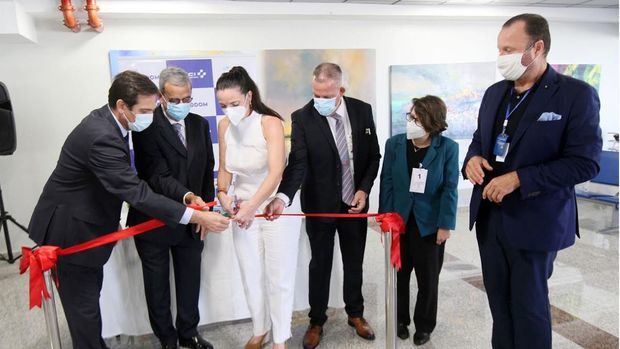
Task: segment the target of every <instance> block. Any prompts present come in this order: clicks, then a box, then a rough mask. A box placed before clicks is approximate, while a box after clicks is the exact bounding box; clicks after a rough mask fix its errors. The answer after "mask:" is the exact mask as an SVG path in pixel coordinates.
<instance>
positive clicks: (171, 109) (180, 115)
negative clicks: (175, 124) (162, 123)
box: [166, 102, 192, 121]
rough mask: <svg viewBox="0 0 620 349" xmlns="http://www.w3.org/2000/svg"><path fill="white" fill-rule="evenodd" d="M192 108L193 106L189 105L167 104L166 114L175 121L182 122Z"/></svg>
mask: <svg viewBox="0 0 620 349" xmlns="http://www.w3.org/2000/svg"><path fill="white" fill-rule="evenodd" d="M191 108H192V106H191V104H189V103H179V104H172V103H170V102H168V103H166V114H168V116H169V117H170V118H172V119H173V120H176V121H181V120H183V119H185V117H186V116H187V114H189V110H190V109H191Z"/></svg>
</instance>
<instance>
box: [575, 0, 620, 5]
mask: <svg viewBox="0 0 620 349" xmlns="http://www.w3.org/2000/svg"><path fill="white" fill-rule="evenodd" d="M581 5H583V6H616V7H618V0H591V1H586V2H584V3H583V4H581Z"/></svg>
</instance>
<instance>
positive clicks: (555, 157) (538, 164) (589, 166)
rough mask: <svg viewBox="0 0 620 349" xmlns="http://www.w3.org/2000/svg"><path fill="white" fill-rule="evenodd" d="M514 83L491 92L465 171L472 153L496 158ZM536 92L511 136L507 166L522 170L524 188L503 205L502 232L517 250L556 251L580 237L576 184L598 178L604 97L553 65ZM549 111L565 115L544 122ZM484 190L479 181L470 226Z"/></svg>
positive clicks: (505, 83)
mask: <svg viewBox="0 0 620 349" xmlns="http://www.w3.org/2000/svg"><path fill="white" fill-rule="evenodd" d="M512 86H513V84H512V83H511V82H508V81H505V80H504V81H500V82H498V83H496V84H494V85H492V86H491V87H490V88H489V89H487V91H486V92H485V94H484V97H483V98H482V104H481V106H480V113H479V115H478V129H477V130H476V131H475V132H474V136H473V140H472V143H471V145H470V146H469V151H468V152H467V156H466V157H465V162H464V165H463V169H462V173H463V176H464V177H466V174H465V166H466V165H467V162H468V161H469V159H470V158H471V157H473V156H476V155H479V156H482V157H483V158H485V159H487V160H490V159H491V157H492V156H494V155H493V146H494V144H495V140H494V139H492V138H493V133H494V132H493V128H494V125H495V118H496V117H497V115H498V113H501V111H500V110H499V106H500V105H501V103H502V100H503V99H504V96H505V95H506V93H507V91H508V89H510V88H512ZM530 98H532V99H531V100H530V103H529V105H528V106H527V109H526V110H525V113H524V116H523V118H522V119H521V121H520V123H519V125H518V127H517V130H516V131H515V134H514V135H513V137H512V139H511V140H510V149H509V150H508V155H507V157H506V162H505V164H504V169H505V170H506V172H511V171H517V174H518V176H519V180H520V182H521V186H520V187H519V188H518V189H517V190H515V191H514V192H513V193H511V194H510V195H507V196H506V197H504V199H503V202H502V203H501V204H500V205H501V212H502V223H503V232H504V234H505V240H506V243H507V244H508V245H509V246H511V247H513V248H518V249H525V250H532V251H557V250H560V249H563V248H566V247H568V246H571V245H572V244H574V243H575V235H578V234H579V230H578V229H579V225H578V221H577V201H576V199H575V188H574V186H575V184H578V183H582V182H585V181H588V180H590V179H592V178H593V177H595V176H596V174H597V173H598V171H599V165H598V161H599V156H600V153H601V148H602V139H601V130H600V128H599V109H600V102H599V98H598V94H597V92H596V90H595V89H594V88H592V87H591V86H590V85H588V84H587V83H585V82H583V81H579V80H576V79H573V78H571V77H568V76H564V75H561V74H558V73H557V72H556V71H555V70H553V68H551V67H549V69H547V71H546V72H545V74H544V75H543V76H542V77H541V81H540V85H539V87H538V90H537V91H536V92H535V93H534V94H533V95H532V96H530ZM547 112H552V113H555V114H557V115H560V116H561V118H559V119H557V117H556V119H557V120H550V121H542V120H539V118H540V117H541V115H542V114H543V113H547ZM487 177H488V174H487ZM485 184H486V182H485ZM483 185H484V184H483ZM482 190H483V186H479V185H475V186H474V190H473V194H472V198H471V204H470V223H469V228H470V229H471V228H472V227H473V225H474V222H475V221H476V219H477V218H478V215H479V211H480V205H481V203H482Z"/></svg>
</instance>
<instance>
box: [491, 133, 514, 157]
mask: <svg viewBox="0 0 620 349" xmlns="http://www.w3.org/2000/svg"><path fill="white" fill-rule="evenodd" d="M509 147H510V143H508V135H507V134H505V133H500V134H499V135H497V139H496V140H495V146H494V147H493V155H495V161H497V162H504V161H505V160H506V155H507V154H508V148H509Z"/></svg>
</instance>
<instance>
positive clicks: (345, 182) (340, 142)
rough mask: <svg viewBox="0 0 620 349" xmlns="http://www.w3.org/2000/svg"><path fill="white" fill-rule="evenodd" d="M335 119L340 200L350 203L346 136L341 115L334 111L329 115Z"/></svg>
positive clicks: (350, 189) (350, 178) (349, 163)
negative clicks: (340, 169)
mask: <svg viewBox="0 0 620 349" xmlns="http://www.w3.org/2000/svg"><path fill="white" fill-rule="evenodd" d="M331 117H332V118H334V119H335V120H336V139H335V141H336V148H338V155H339V157H340V163H341V164H342V201H343V202H344V203H345V204H347V205H351V203H352V202H353V191H354V188H353V175H351V162H350V161H349V147H348V146H347V137H346V134H345V132H344V125H343V124H342V123H343V121H342V117H341V116H340V115H338V114H336V113H334V114H332V116H331Z"/></svg>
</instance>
